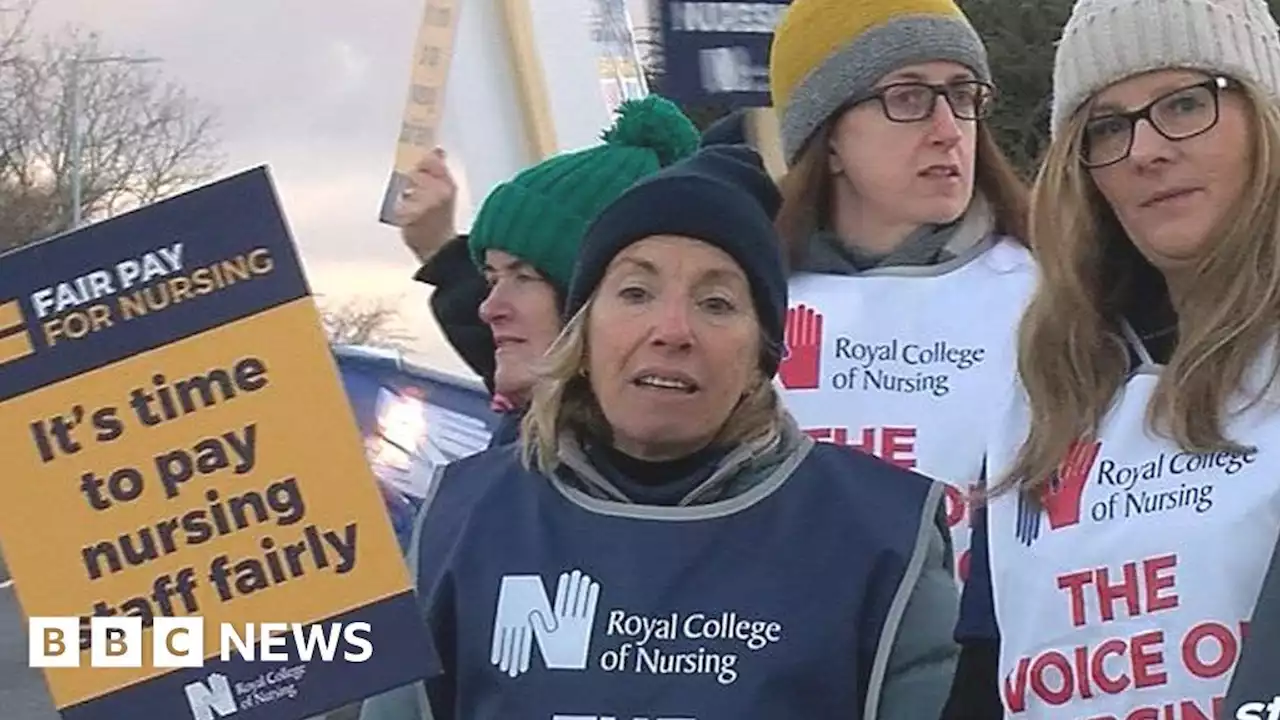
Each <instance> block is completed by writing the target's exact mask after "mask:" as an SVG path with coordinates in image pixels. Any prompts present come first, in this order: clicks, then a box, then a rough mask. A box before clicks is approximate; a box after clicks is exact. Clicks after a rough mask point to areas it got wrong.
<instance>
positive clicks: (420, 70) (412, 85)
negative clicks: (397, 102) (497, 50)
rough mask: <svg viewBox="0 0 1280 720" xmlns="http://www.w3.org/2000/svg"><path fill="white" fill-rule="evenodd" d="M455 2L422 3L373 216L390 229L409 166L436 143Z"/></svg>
mask: <svg viewBox="0 0 1280 720" xmlns="http://www.w3.org/2000/svg"><path fill="white" fill-rule="evenodd" d="M459 1H460V0H426V3H425V5H424V7H423V9H422V23H421V25H419V26H418V37H417V40H416V41H415V42H414V46H413V63H412V64H411V65H410V69H409V92H408V98H407V99H406V101H405V106H404V116H403V117H402V118H401V120H400V137H399V138H398V139H397V140H396V156H395V166H394V167H393V168H392V171H391V179H390V180H388V181H387V187H386V189H385V190H384V191H383V194H382V207H381V209H380V210H379V212H378V220H380V221H381V222H384V223H386V224H388V225H394V224H395V203H396V199H397V198H398V197H399V196H400V193H401V191H403V190H404V189H405V187H406V186H407V185H408V183H409V175H410V173H411V172H413V166H414V165H415V164H417V162H418V161H419V160H421V159H422V158H423V157H424V156H426V154H427V153H429V152H431V149H432V148H434V147H435V146H436V144H437V143H438V140H437V136H438V135H439V132H440V114H441V111H442V110H443V107H444V88H445V82H446V81H447V80H448V79H449V65H450V62H451V60H452V59H453V39H454V31H455V29H456V28H457V24H458V12H459V9H460V8H459V7H458V3H459Z"/></svg>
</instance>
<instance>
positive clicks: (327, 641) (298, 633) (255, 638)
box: [28, 617, 373, 668]
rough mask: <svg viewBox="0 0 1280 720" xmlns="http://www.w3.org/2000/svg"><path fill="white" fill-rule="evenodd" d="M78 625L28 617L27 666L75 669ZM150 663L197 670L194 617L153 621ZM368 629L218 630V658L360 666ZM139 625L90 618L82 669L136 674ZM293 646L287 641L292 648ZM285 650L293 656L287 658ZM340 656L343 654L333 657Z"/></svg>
mask: <svg viewBox="0 0 1280 720" xmlns="http://www.w3.org/2000/svg"><path fill="white" fill-rule="evenodd" d="M82 628H83V625H82V623H81V619H80V618H78V617H33V618H31V619H30V621H29V622H28V631H29V633H28V635H29V637H28V664H29V665H30V666H31V667H40V668H46V667H47V668H66V667H80V659H81V650H80V648H81V642H80V638H81V636H82ZM151 629H152V635H151V664H150V665H149V667H156V668H193V667H203V666H204V663H205V647H204V640H205V628H204V618H201V617H180V618H177V617H158V618H155V619H154V621H153V624H152V628H151ZM369 633H370V627H369V623H366V622H353V623H336V622H335V623H310V624H304V623H244V624H243V625H242V626H240V625H237V624H236V623H219V626H218V642H219V648H218V658H219V659H220V660H222V661H223V662H227V661H228V660H231V659H232V657H233V656H235V655H238V656H239V657H240V658H241V659H243V660H246V661H249V662H254V661H259V660H260V661H263V662H288V661H291V660H293V659H294V658H295V657H296V658H297V659H298V660H300V661H302V662H311V661H312V660H313V659H317V660H319V661H321V662H336V661H338V660H339V659H340V660H341V662H349V663H362V662H366V661H368V660H369V659H370V658H372V657H373V643H372V642H371V641H370V640H369V637H368V635H369ZM143 637H144V635H143V626H142V618H140V617H92V618H90V619H89V643H88V649H89V667H99V668H121V667H125V668H138V667H143V662H142V648H143V645H144V641H143ZM291 641H292V642H291ZM290 645H292V650H293V654H291V653H290V652H289V650H290ZM339 649H342V653H341V655H339Z"/></svg>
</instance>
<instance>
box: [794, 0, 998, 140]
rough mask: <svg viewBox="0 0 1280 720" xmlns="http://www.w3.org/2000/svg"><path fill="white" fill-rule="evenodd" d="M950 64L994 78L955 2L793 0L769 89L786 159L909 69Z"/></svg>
mask: <svg viewBox="0 0 1280 720" xmlns="http://www.w3.org/2000/svg"><path fill="white" fill-rule="evenodd" d="M934 60H950V61H953V62H957V63H960V64H961V65H964V66H966V67H968V68H969V69H970V70H972V71H973V73H974V74H975V75H977V76H978V79H979V80H983V81H986V82H990V81H991V71H990V68H989V67H988V66H987V51H986V48H985V47H984V46H983V44H982V40H981V38H979V37H978V33H977V31H976V30H974V29H973V26H972V25H971V24H970V23H969V19H968V18H967V17H965V14H964V13H963V12H962V11H961V10H960V8H959V7H958V6H957V5H956V4H955V2H953V1H952V0H793V2H792V3H791V6H790V7H789V8H787V11H786V13H785V14H784V15H783V16H782V20H781V22H779V23H778V27H777V28H776V29H775V30H774V33H773V47H772V49H771V50H770V56H769V88H770V92H771V94H772V97H773V107H774V109H775V111H776V112H777V113H778V119H779V124H780V125H781V129H782V144H783V150H784V151H785V152H786V155H787V161H788V162H794V161H795V159H796V156H798V155H799V153H800V150H801V148H802V147H803V146H804V143H805V141H807V140H808V139H809V137H810V136H811V135H812V134H813V132H814V131H815V130H817V129H818V127H819V126H821V125H822V124H823V123H824V122H826V121H827V119H828V118H829V117H830V116H831V114H832V113H834V112H835V111H836V110H838V109H839V108H840V107H841V106H842V105H844V104H845V103H846V102H848V101H849V100H850V99H852V98H853V97H855V96H857V95H860V94H861V93H865V92H869V91H870V90H871V88H872V87H873V86H874V85H875V83H876V82H877V81H878V80H879V79H880V78H881V77H883V76H884V75H886V74H888V73H891V72H893V71H894V70H896V69H898V68H900V67H903V66H905V65H912V64H915V63H922V62H930V61H934Z"/></svg>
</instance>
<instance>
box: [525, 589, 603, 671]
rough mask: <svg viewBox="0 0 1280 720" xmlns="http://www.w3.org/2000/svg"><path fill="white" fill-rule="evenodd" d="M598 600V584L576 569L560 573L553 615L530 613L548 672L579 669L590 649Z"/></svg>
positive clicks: (538, 612)
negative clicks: (592, 626)
mask: <svg viewBox="0 0 1280 720" xmlns="http://www.w3.org/2000/svg"><path fill="white" fill-rule="evenodd" d="M599 601H600V583H598V582H596V581H595V580H592V579H591V576H590V575H586V574H584V573H582V572H579V571H578V570H574V571H573V572H572V573H560V583H559V585H557V586H556V608H555V613H554V614H553V613H551V612H543V611H542V610H536V611H534V612H533V613H531V614H530V618H531V620H532V621H533V629H534V632H536V633H537V634H538V646H539V647H541V648H542V659H543V661H544V662H545V663H546V664H547V668H548V669H551V670H560V669H569V670H572V669H582V668H585V667H586V666H587V653H588V652H589V650H590V647H591V625H592V623H593V622H594V621H595V619H596V604H597V603H598V602H599Z"/></svg>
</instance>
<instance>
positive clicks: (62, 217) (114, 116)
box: [0, 0, 224, 249]
mask: <svg viewBox="0 0 1280 720" xmlns="http://www.w3.org/2000/svg"><path fill="white" fill-rule="evenodd" d="M3 1H4V0H0V2H3ZM22 1H23V2H25V3H28V4H29V3H31V2H33V1H34V0H22ZM5 14H6V13H0V17H2V16H3V15H5ZM9 14H11V13H9ZM24 32H25V31H21V30H20V31H18V32H17V34H16V35H14V37H17V38H18V39H17V40H16V41H14V42H13V43H12V44H11V45H10V47H11V48H13V49H12V50H11V55H10V57H9V60H8V61H6V62H5V63H4V65H3V72H0V107H2V108H5V109H6V111H5V112H3V113H0V249H3V248H5V247H10V246H14V245H19V244H22V243H25V242H28V241H31V240H35V239H38V238H40V237H43V236H46V235H50V234H54V233H57V232H60V231H62V230H63V229H65V228H66V227H67V225H68V223H69V221H70V219H71V216H72V212H71V207H70V199H71V168H72V166H73V163H72V157H71V152H72V142H71V139H72V133H71V129H72V124H71V123H72V114H73V113H72V107H73V103H72V97H71V92H70V90H71V88H70V78H71V71H72V67H73V64H74V63H75V61H76V59H77V58H79V59H81V60H85V59H93V58H102V57H104V56H111V57H122V56H123V57H132V56H131V55H129V54H127V53H122V52H120V51H118V50H115V49H112V48H108V47H106V46H105V45H104V44H103V43H102V41H101V40H100V38H99V37H98V36H97V35H96V34H93V33H85V32H84V31H81V30H78V29H74V28H73V29H70V30H67V31H65V32H64V33H63V34H62V35H59V36H57V37H53V38H45V39H44V40H43V41H42V42H40V43H39V45H38V46H36V47H33V43H32V42H30V40H29V39H28V38H26V36H25V35H24ZM0 37H4V36H3V35H2V34H0ZM3 47H4V46H3V45H0V53H2V52H3ZM0 57H3V55H0ZM78 68H79V71H78V73H77V83H76V85H77V87H78V88H79V95H80V128H81V133H80V136H81V143H80V146H81V152H80V158H81V160H80V184H81V203H80V204H81V214H82V216H83V218H84V219H85V220H86V221H92V220H97V219H103V218H107V217H111V216H113V215H116V214H119V213H121V212H125V211H128V210H131V209H134V208H136V207H140V206H142V205H146V204H149V203H152V202H155V201H157V200H160V199H163V198H165V197H167V196H169V195H172V194H175V193H177V192H181V191H183V190H185V189H187V188H189V187H191V186H194V185H197V184H199V183H201V182H203V181H206V180H208V179H209V178H210V177H212V176H213V175H214V174H215V173H216V172H217V171H218V169H219V168H220V167H221V165H222V163H223V161H224V158H223V157H222V155H221V153H220V152H219V148H218V141H217V138H216V137H215V132H216V121H215V118H214V115H213V114H212V113H211V112H209V111H207V110H206V109H205V108H203V107H202V106H201V105H200V104H199V103H198V102H197V101H196V100H195V99H194V98H192V97H191V96H190V95H189V94H188V93H187V92H186V91H185V90H183V88H181V87H179V86H177V85H176V84H174V83H172V82H170V81H167V80H165V79H164V78H163V77H162V76H161V75H160V74H159V72H158V71H157V70H156V69H155V66H153V65H139V64H135V63H127V62H80V63H79V64H78Z"/></svg>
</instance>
